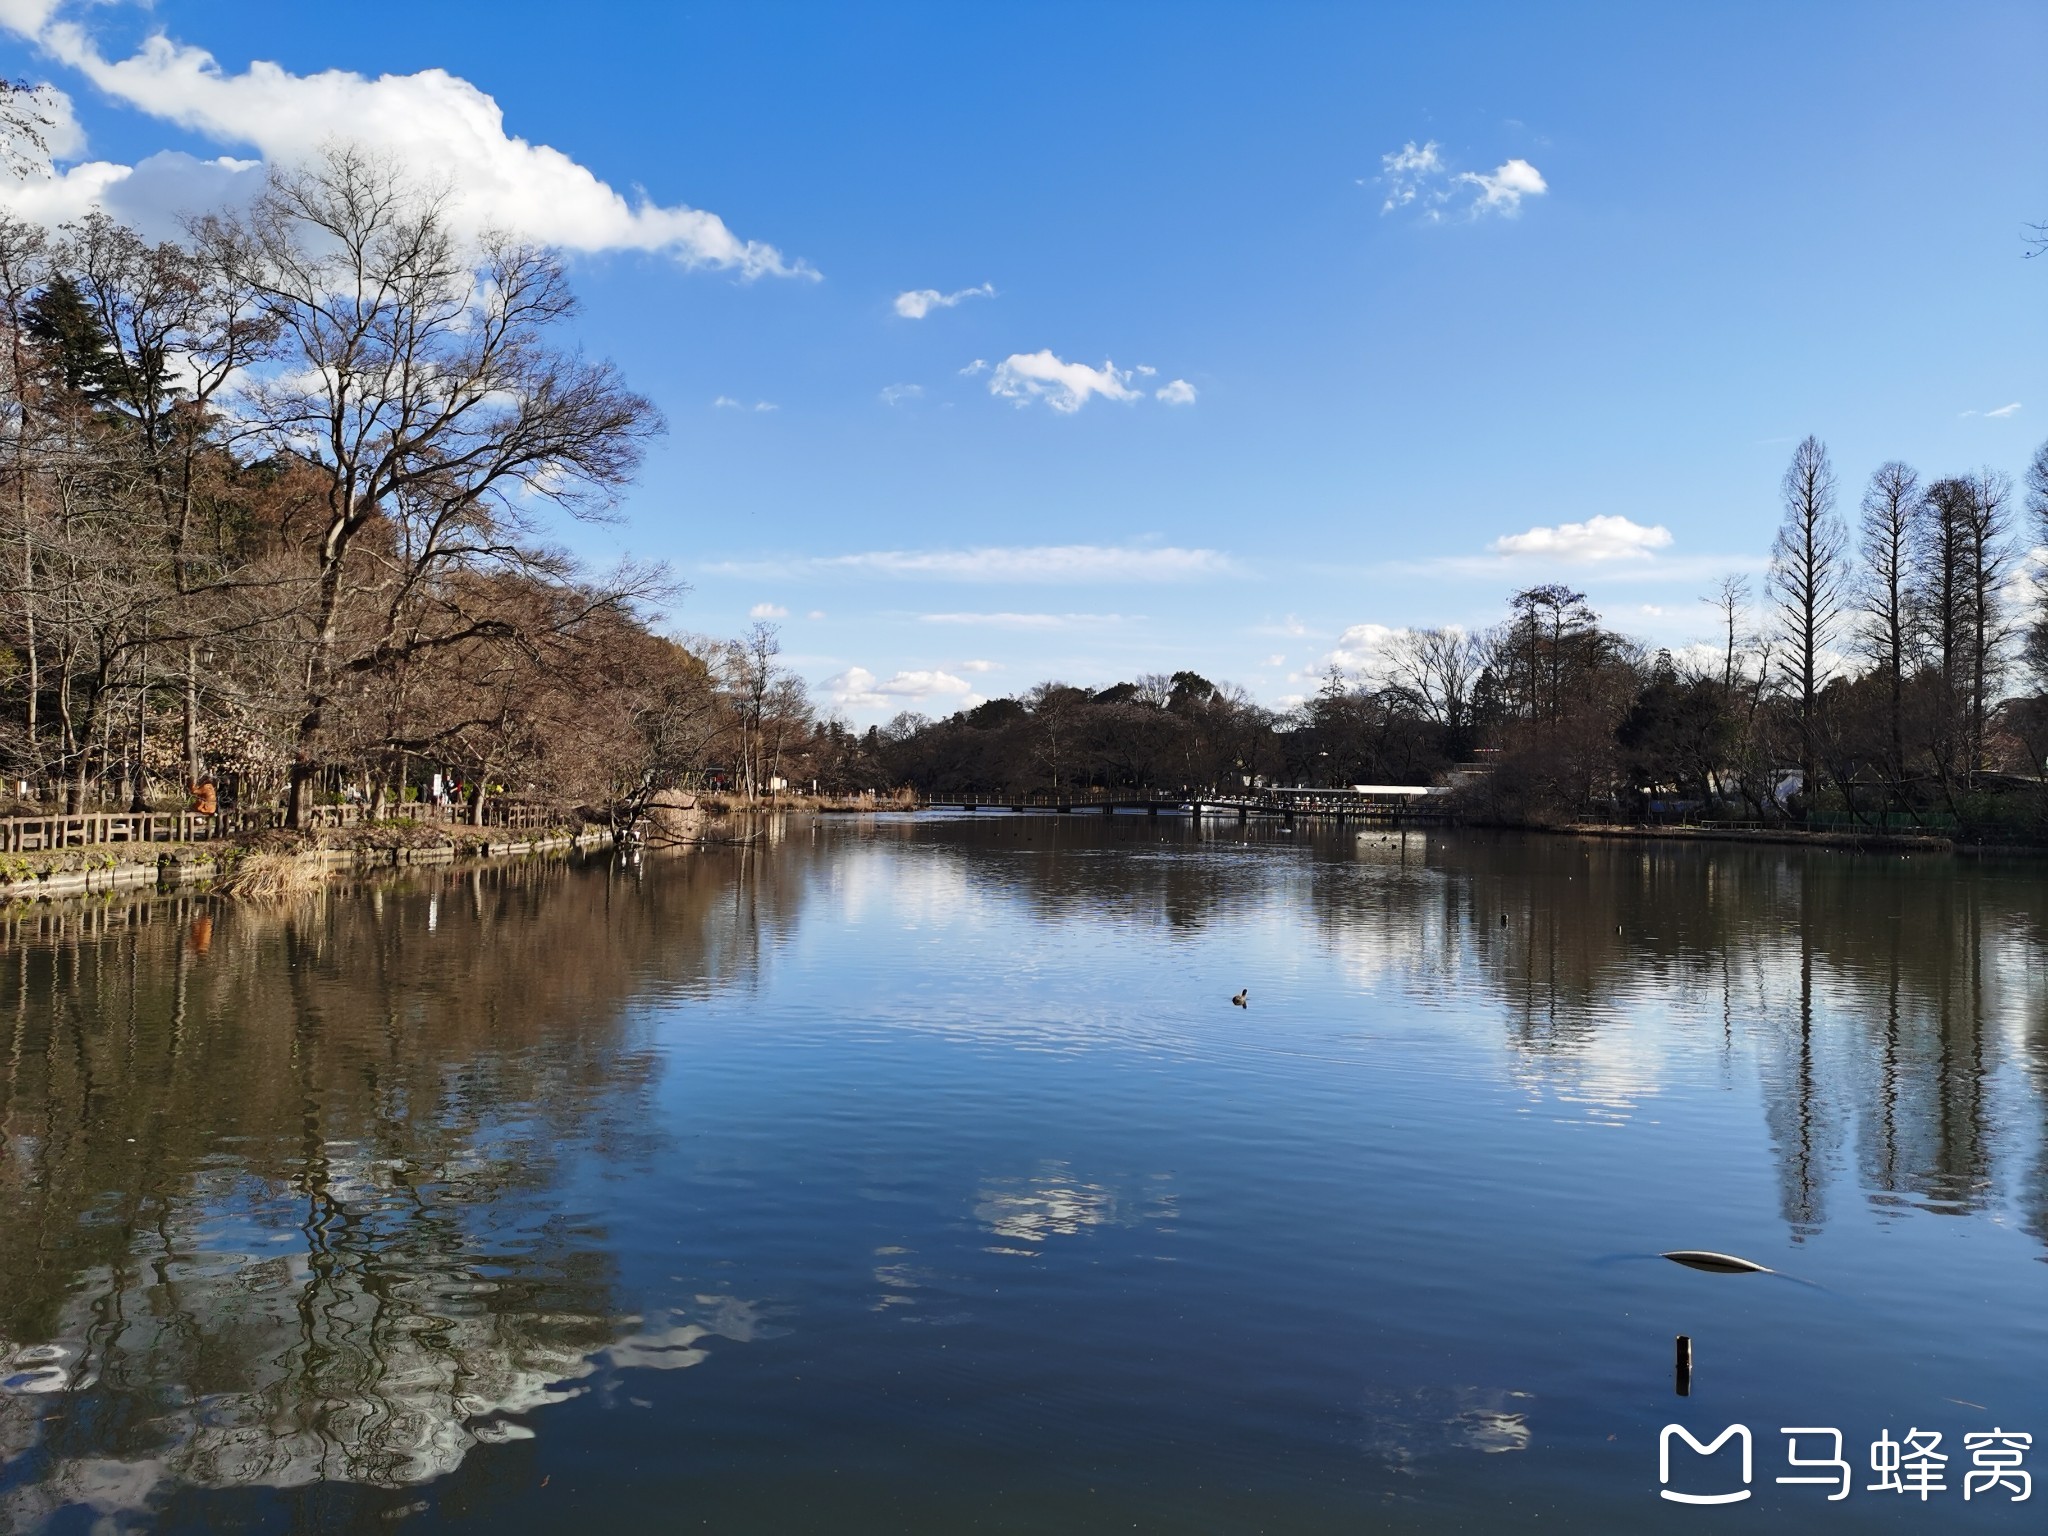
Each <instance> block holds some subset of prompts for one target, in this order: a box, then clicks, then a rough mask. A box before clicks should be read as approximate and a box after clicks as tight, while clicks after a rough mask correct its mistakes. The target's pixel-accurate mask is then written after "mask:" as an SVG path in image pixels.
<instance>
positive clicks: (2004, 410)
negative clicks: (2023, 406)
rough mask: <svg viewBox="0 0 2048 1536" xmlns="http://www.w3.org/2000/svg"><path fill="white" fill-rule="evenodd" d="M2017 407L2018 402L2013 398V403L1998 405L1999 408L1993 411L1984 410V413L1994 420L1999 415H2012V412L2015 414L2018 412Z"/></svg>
mask: <svg viewBox="0 0 2048 1536" xmlns="http://www.w3.org/2000/svg"><path fill="white" fill-rule="evenodd" d="M2019 408H2020V403H2019V401H2017V400H2015V401H2013V403H2012V404H2011V405H2001V406H2000V407H1999V408H1998V409H1997V410H1995V411H1986V412H1985V413H1984V414H1985V415H1986V416H1989V417H1991V418H1992V419H1993V420H1996V419H1997V418H1998V417H2001V416H2011V415H2014V414H2015V413H2016V412H2018V410H2019Z"/></svg>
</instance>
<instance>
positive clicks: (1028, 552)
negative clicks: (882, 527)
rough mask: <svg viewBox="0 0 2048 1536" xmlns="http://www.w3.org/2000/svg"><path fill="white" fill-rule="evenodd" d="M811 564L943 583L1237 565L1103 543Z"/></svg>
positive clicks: (1211, 570) (1146, 577)
mask: <svg viewBox="0 0 2048 1536" xmlns="http://www.w3.org/2000/svg"><path fill="white" fill-rule="evenodd" d="M811 565H812V566H813V567H814V568H820V569H825V570H858V571H872V572H875V573H876V574H878V575H884V576H908V577H931V578H937V579H939V580H944V581H1188V580H1194V579H1199V578H1202V577H1209V576H1220V575H1224V574H1227V573H1228V572H1229V571H1231V570H1232V569H1234V566H1233V563H1232V562H1231V560H1230V558H1229V557H1228V556H1226V555H1223V554H1220V553H1218V552H1217V551H1216V550H1213V549H1175V548H1171V547H1166V548H1158V549H1142V548H1141V549H1132V548H1127V547H1120V546H1115V545H1102V544H1040V545H1027V546H1018V547H1009V548H990V549H931V550H904V549H882V550H870V551H868V552H866V553H862V554H855V555H833V556H828V557H825V558H823V559H819V560H815V561H812V562H811Z"/></svg>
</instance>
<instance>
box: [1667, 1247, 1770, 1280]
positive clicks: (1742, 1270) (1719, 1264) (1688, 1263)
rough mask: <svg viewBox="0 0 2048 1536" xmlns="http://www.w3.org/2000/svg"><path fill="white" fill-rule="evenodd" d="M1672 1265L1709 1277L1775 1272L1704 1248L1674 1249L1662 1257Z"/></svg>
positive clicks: (1752, 1261) (1731, 1255) (1753, 1262)
mask: <svg viewBox="0 0 2048 1536" xmlns="http://www.w3.org/2000/svg"><path fill="white" fill-rule="evenodd" d="M1664 1257H1665V1258H1667V1259H1669V1260H1670V1261H1671V1262H1672V1263H1674V1264H1683V1265H1684V1266H1685V1267H1686V1268H1687V1269H1703V1270H1705V1271H1706V1272H1707V1273H1708V1274H1710V1275H1774V1274H1776V1273H1777V1271H1776V1270H1774V1269H1772V1268H1770V1267H1769V1266H1768V1265H1765V1264H1758V1263H1756V1262H1755V1261H1754V1260H1751V1259H1738V1258H1737V1257H1736V1256H1735V1255H1734V1254H1732V1253H1711V1252H1709V1251H1708V1250H1706V1249H1705V1248H1674V1249H1672V1250H1671V1252H1669V1253H1667V1254H1665V1255H1664Z"/></svg>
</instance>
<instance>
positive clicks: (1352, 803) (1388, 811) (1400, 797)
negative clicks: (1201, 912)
mask: <svg viewBox="0 0 2048 1536" xmlns="http://www.w3.org/2000/svg"><path fill="white" fill-rule="evenodd" d="M1445 796H1446V792H1445V791H1443V790H1441V789H1436V788H1431V787H1428V786H1424V785H1413V784H1353V785H1350V786H1348V787H1345V788H1340V789H1307V788H1294V789H1285V788H1268V789H1248V790H1242V791H1237V792H1231V791H1226V790H1163V789H1152V790H1142V789H1137V790H1133V789H1104V790H1097V789H1082V790H1046V791H1038V792H1034V793H1032V794H983V793H974V794H952V795H948V794H935V795H932V796H930V797H929V798H928V799H926V800H924V801H923V802H921V809H925V810H934V811H1011V812H1025V811H1041V812H1043V811H1050V812H1053V813H1054V814H1056V815H1062V816H1065V815H1074V814H1079V813H1085V812H1099V813H1100V814H1102V815H1104V816H1114V815H1116V814H1118V813H1119V812H1122V813H1124V814H1127V815H1140V814H1142V815H1146V816H1192V817H1205V816H1206V817H1221V818H1225V819H1235V820H1237V821H1250V820H1251V819H1252V818H1254V817H1259V818H1274V819H1277V820H1279V821H1281V822H1282V823H1283V824H1286V825H1292V824H1293V823H1294V822H1295V821H1297V820H1326V821H1334V822H1339V823H1348V822H1372V823H1377V824H1380V825H1397V824H1398V825H1402V826H1414V825H1417V824H1426V823H1431V822H1443V821H1448V820H1449V819H1450V812H1449V809H1448V807H1447V805H1446V803H1445Z"/></svg>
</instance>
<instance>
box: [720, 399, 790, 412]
mask: <svg viewBox="0 0 2048 1536" xmlns="http://www.w3.org/2000/svg"><path fill="white" fill-rule="evenodd" d="M711 408H712V409H713V410H714V411H750V410H751V411H779V410H781V409H782V407H781V406H779V405H777V404H776V403H775V402H774V401H773V400H756V401H755V402H754V403H753V404H752V405H747V404H745V403H744V402H742V401H739V400H735V399H733V397H732V396H731V395H720V396H719V397H718V398H717V399H716V400H713V401H712V402H711Z"/></svg>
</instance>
